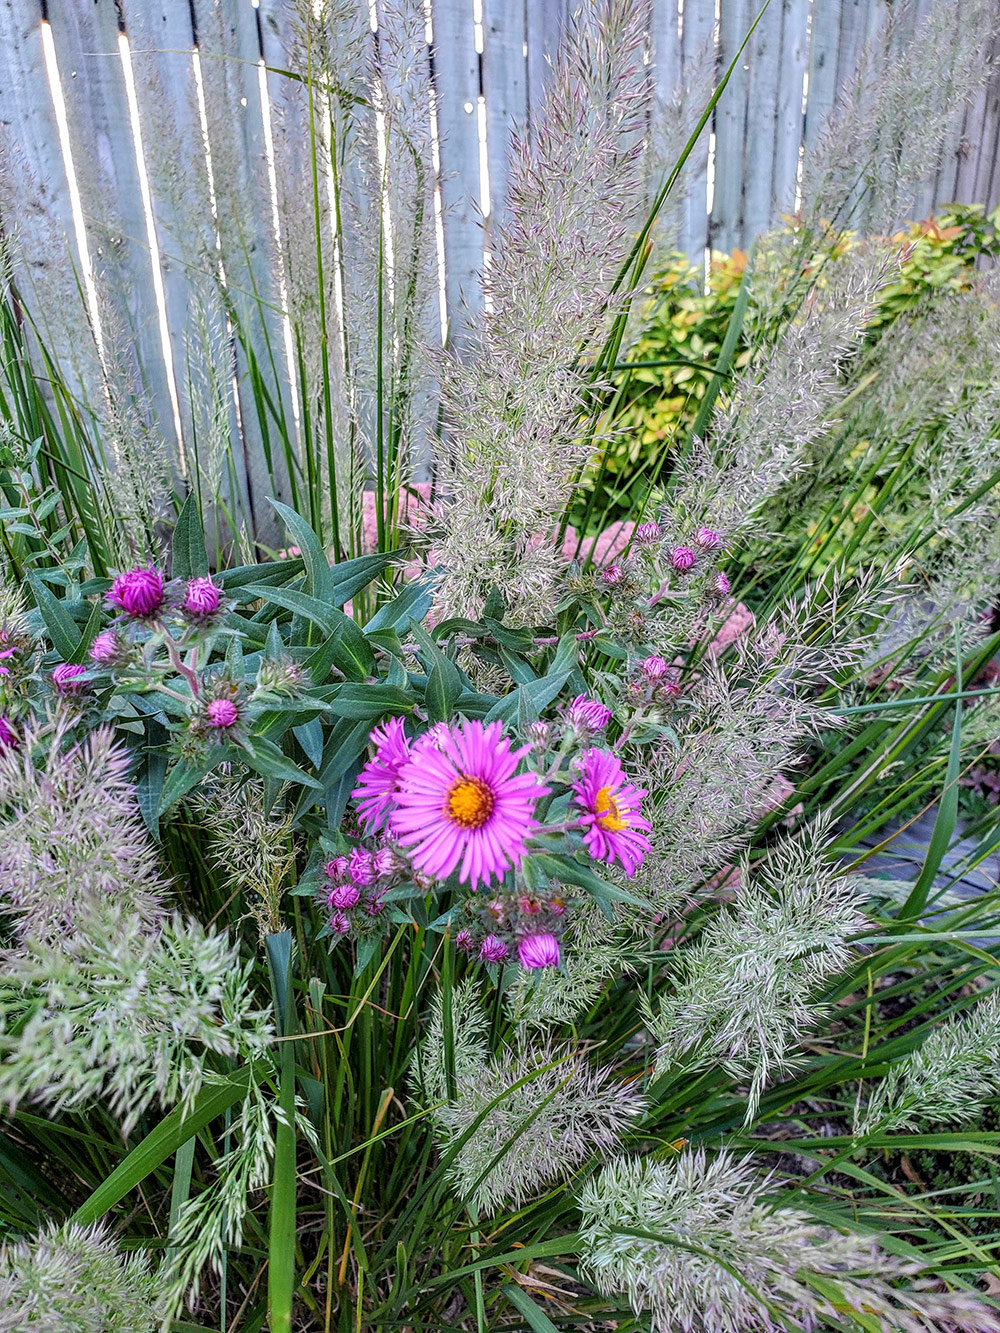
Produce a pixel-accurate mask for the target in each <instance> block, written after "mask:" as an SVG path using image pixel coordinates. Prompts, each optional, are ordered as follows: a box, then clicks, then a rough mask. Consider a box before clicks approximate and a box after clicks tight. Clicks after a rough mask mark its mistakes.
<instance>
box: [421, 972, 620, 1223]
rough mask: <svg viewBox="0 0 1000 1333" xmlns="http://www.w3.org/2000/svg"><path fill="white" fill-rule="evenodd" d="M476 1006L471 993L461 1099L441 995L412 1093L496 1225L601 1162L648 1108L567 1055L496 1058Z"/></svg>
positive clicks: (463, 1029) (462, 1017)
mask: <svg viewBox="0 0 1000 1333" xmlns="http://www.w3.org/2000/svg"><path fill="white" fill-rule="evenodd" d="M477 1004H478V1000H477V999H476V997H475V992H474V991H473V990H472V989H471V987H468V986H467V988H460V989H459V990H458V991H456V992H455V1004H454V1006H453V1014H452V1021H453V1028H452V1031H453V1033H454V1037H453V1041H454V1060H453V1077H454V1085H453V1086H454V1095H453V1096H452V1097H451V1098H449V1097H448V1092H447V1090H448V1083H449V1078H448V1053H447V1046H446V1041H447V1037H446V1034H445V1031H444V1020H443V1004H442V1000H441V997H440V996H439V997H438V998H437V1000H436V1002H435V1010H434V1015H433V1018H432V1021H431V1026H430V1030H429V1032H428V1035H427V1038H426V1040H425V1043H424V1046H423V1050H422V1052H421V1057H420V1059H419V1062H418V1064H417V1066H416V1069H415V1074H414V1084H415V1089H416V1091H417V1092H418V1095H419V1096H420V1098H421V1100H422V1101H424V1102H425V1103H426V1104H429V1105H434V1106H435V1109H434V1110H433V1112H432V1116H433V1122H434V1127H435V1132H436V1134H437V1136H438V1139H439V1142H440V1147H441V1151H442V1153H443V1154H444V1155H445V1157H446V1158H450V1159H452V1160H451V1164H450V1166H449V1169H448V1170H449V1177H450V1179H451V1181H452V1183H453V1184H454V1186H455V1188H456V1190H457V1191H458V1193H459V1194H460V1195H461V1196H462V1198H464V1199H466V1200H468V1201H469V1202H470V1203H471V1204H472V1206H473V1207H474V1208H475V1209H476V1210H477V1212H482V1213H484V1214H489V1215H491V1216H492V1215H493V1214H495V1213H496V1212H498V1211H499V1209H501V1208H502V1207H505V1206H506V1207H510V1208H515V1209H516V1208H519V1207H520V1206H521V1204H522V1203H524V1202H525V1201H526V1200H527V1199H530V1198H532V1197H533V1196H534V1195H536V1194H539V1193H541V1191H542V1190H543V1189H545V1187H546V1186H548V1185H552V1184H555V1183H556V1182H557V1181H559V1180H565V1179H566V1178H567V1177H569V1176H571V1175H572V1174H573V1172H574V1171H575V1170H576V1169H577V1168H578V1167H581V1166H583V1165H584V1163H585V1162H586V1161H588V1159H589V1158H590V1157H591V1156H593V1155H594V1154H595V1153H596V1154H600V1155H602V1156H606V1155H607V1154H609V1153H611V1152H613V1151H614V1150H615V1149H616V1148H617V1147H618V1145H619V1144H620V1142H621V1139H622V1136H623V1135H624V1134H625V1133H626V1132H627V1130H628V1128H629V1126H630V1124H631V1123H632V1122H633V1121H634V1120H635V1119H636V1117H637V1116H638V1115H639V1114H640V1113H641V1111H642V1108H643V1102H642V1098H641V1096H640V1095H639V1094H638V1093H637V1092H635V1091H634V1090H633V1089H631V1088H629V1087H627V1086H625V1085H624V1084H622V1083H621V1082H620V1081H619V1080H618V1079H617V1078H616V1077H615V1075H614V1074H613V1072H612V1071H611V1070H610V1069H594V1068H593V1067H592V1066H591V1065H590V1064H589V1063H588V1062H587V1061H586V1059H585V1058H584V1057H583V1056H581V1055H580V1054H578V1053H577V1052H574V1051H571V1050H570V1049H568V1048H557V1047H554V1046H549V1045H542V1046H538V1047H535V1048H528V1047H519V1048H518V1049H516V1050H506V1051H503V1052H502V1053H501V1054H500V1055H497V1056H492V1057H491V1056H490V1054H489V1048H488V1046H487V1043H486V1031H487V1023H486V1020H485V1016H484V1015H483V1014H482V1013H481V1012H477V1011H476V1008H475V1007H474V1006H475V1005H477ZM435 1103H437V1104H436V1105H435Z"/></svg>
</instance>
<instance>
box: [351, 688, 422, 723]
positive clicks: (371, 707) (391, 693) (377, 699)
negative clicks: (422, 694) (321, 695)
mask: <svg viewBox="0 0 1000 1333" xmlns="http://www.w3.org/2000/svg"><path fill="white" fill-rule="evenodd" d="M413 708H414V702H413V698H412V696H411V695H409V694H408V693H407V692H406V691H405V690H402V689H400V688H399V687H398V686H396V685H360V684H355V683H348V684H347V685H341V686H340V688H339V689H338V690H337V692H336V694H334V695H333V697H332V698H331V700H330V712H331V713H334V714H335V715H336V716H337V717H353V718H371V719H372V720H374V719H375V718H379V717H382V716H383V715H384V714H385V713H412V712H413Z"/></svg>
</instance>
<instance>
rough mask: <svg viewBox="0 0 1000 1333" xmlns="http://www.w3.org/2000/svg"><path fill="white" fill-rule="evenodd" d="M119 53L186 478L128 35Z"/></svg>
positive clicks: (183, 471)
mask: <svg viewBox="0 0 1000 1333" xmlns="http://www.w3.org/2000/svg"><path fill="white" fill-rule="evenodd" d="M118 55H119V57H120V58H121V62H122V73H123V75H124V78H125V99H126V102H127V103H128V117H129V124H130V127H131V130H132V146H133V148H134V150H135V166H136V171H137V172H138V175H139V197H140V198H141V200H142V211H143V215H144V216H145V219H146V240H147V242H148V244H149V262H150V267H151V270H152V277H153V296H154V297H155V300H156V314H157V320H158V323H159V329H160V346H161V348H162V350H163V365H164V369H165V371H166V376H167V393H168V394H169V396H170V411H171V413H172V414H173V419H174V431H175V432H176V435H177V448H178V454H179V465H180V470H181V476H182V477H187V460H186V458H185V454H184V432H183V429H182V428H181V405H180V399H179V398H178V395H177V381H176V378H175V376H174V353H173V348H172V346H171V343H170V321H169V320H168V318H167V297H166V293H165V292H164V290H163V269H162V267H161V261H160V244H159V241H158V239H157V235H156V220H155V218H154V217H153V201H152V197H151V195H150V192H149V172H148V171H147V169H146V155H145V153H144V152H143V149H142V126H141V125H140V123H139V100H138V98H137V97H136V94H135V72H134V70H133V69H132V49H131V47H130V46H129V40H128V36H127V35H126V34H125V33H124V32H120V33H119V34H118Z"/></svg>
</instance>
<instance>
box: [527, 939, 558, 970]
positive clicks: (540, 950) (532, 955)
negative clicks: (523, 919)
mask: <svg viewBox="0 0 1000 1333" xmlns="http://www.w3.org/2000/svg"><path fill="white" fill-rule="evenodd" d="M517 959H518V962H519V963H520V964H521V966H522V967H527V968H531V969H532V970H534V969H536V968H540V967H558V966H559V941H558V940H557V939H556V937H555V936H554V935H553V934H551V933H550V932H549V931H547V930H546V931H542V932H541V933H539V934H538V935H525V937H524V938H523V939H522V940H521V942H520V943H519V944H518V946H517Z"/></svg>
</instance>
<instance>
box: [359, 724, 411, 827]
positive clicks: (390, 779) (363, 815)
mask: <svg viewBox="0 0 1000 1333" xmlns="http://www.w3.org/2000/svg"><path fill="white" fill-rule="evenodd" d="M368 739H369V740H370V741H371V742H372V743H373V744H374V746H375V753H374V755H373V756H372V757H371V759H369V760H368V762H367V763H366V764H365V766H364V768H363V769H362V770H361V772H360V774H359V775H358V785H357V786H356V787H355V788H354V790H353V791H352V792H351V795H352V796H353V797H354V802H355V805H356V806H357V808H358V818H359V819H360V820H361V822H362V823H363V824H364V825H366V827H367V829H368V832H369V833H374V831H375V830H376V829H378V828H381V827H382V825H383V824H384V823H385V822H386V819H387V817H388V815H389V812H390V811H391V810H392V807H393V805H394V803H395V799H396V791H397V788H398V785H399V776H400V773H401V772H402V771H403V769H404V768H405V767H406V765H407V764H408V763H409V759H410V742H409V741H408V740H407V739H406V735H405V734H404V732H403V720H402V718H399V717H390V718H389V720H388V721H387V722H382V723H380V724H379V725H378V726H377V727H375V728H374V729H373V731H372V733H371V735H370V736H369V738H368Z"/></svg>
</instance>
